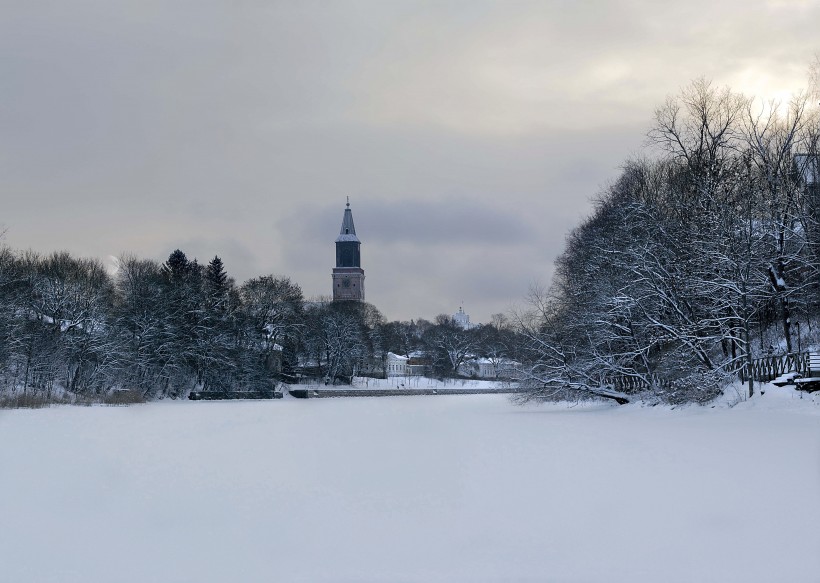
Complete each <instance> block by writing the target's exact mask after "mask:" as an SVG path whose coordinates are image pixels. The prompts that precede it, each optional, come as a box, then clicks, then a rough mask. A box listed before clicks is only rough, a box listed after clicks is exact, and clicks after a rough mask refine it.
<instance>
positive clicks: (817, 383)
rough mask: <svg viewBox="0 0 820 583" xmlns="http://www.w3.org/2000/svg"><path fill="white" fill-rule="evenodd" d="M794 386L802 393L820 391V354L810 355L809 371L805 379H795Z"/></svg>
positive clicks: (811, 353)
mask: <svg viewBox="0 0 820 583" xmlns="http://www.w3.org/2000/svg"><path fill="white" fill-rule="evenodd" d="M794 384H795V386H796V388H798V389H800V390H801V391H817V390H820V354H818V353H816V352H810V353H809V358H808V370H806V374H805V375H804V376H803V377H801V378H796V379H794Z"/></svg>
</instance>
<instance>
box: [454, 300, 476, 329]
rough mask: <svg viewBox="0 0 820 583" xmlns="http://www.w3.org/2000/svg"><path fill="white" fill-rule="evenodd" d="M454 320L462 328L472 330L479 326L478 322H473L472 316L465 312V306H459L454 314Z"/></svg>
mask: <svg viewBox="0 0 820 583" xmlns="http://www.w3.org/2000/svg"><path fill="white" fill-rule="evenodd" d="M453 322H455V324H456V326H458V327H459V328H462V329H464V330H471V329H472V328H475V327H476V326H478V324H473V323H471V322H470V316H468V315H467V314H465V313H464V308H462V307H461V306H459V308H458V312H456V313H455V314H453Z"/></svg>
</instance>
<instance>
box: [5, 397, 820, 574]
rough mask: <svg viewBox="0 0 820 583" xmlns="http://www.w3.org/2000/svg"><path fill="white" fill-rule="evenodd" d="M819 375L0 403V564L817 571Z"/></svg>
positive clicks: (35, 570)
mask: <svg viewBox="0 0 820 583" xmlns="http://www.w3.org/2000/svg"><path fill="white" fill-rule="evenodd" d="M818 544H820V397H815V398H814V399H812V398H811V397H810V396H807V397H804V398H803V399H799V398H798V396H797V395H796V394H795V393H794V392H792V391H789V390H788V389H774V388H770V389H769V390H768V391H767V392H766V394H765V395H764V396H762V397H761V396H759V397H755V398H754V399H752V400H750V401H746V402H742V403H740V404H738V405H737V406H735V407H733V408H728V407H726V406H723V405H721V406H717V407H715V408H701V407H688V408H684V409H680V410H670V409H668V408H659V407H656V408H648V407H641V406H639V405H628V406H624V407H617V406H612V405H608V404H595V405H580V406H576V407H573V408H568V407H567V405H541V406H527V407H519V406H516V405H513V404H511V403H510V402H509V401H508V400H507V399H506V398H505V397H504V396H498V395H469V396H438V397H386V398H380V399H316V400H297V399H284V400H282V401H276V402H271V401H267V402H258V401H257V402H239V401H235V402H164V403H153V404H148V405H141V406H132V407H127V408H126V407H117V408H111V407H88V408H81V407H55V408H51V409H42V410H14V411H0V581H2V582H4V583H5V582H9V583H12V582H14V583H17V582H20V583H24V582H25V583H40V582H59V583H73V582H77V583H80V582H82V583H93V582H99V583H120V582H122V583H131V582H133V583H147V582H173V583H177V582H192V583H194V582H196V583H206V582H227V581H242V582H263V581H264V582H279V581H281V582H301V581H304V582H319V583H321V582H390V583H393V582H424V583H432V582H445V581H446V582H464V583H468V582H469V583H477V582H496V581H497V582H501V581H504V582H509V581H518V582H536V581H538V582H542V581H557V582H579V583H580V582H599V581H600V582H613V581H628V582H630V583H635V582H652V583H657V582H659V581H664V582H681V583H683V582H686V583H689V582H693V581H698V582H705V581H715V582H735V581H736V582H743V583H753V582H761V583H762V582H766V583H770V582H773V581H788V582H790V583H800V582H817V581H820V550H818V549H820V547H819V546H818Z"/></svg>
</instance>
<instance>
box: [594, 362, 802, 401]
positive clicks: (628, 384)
mask: <svg viewBox="0 0 820 583" xmlns="http://www.w3.org/2000/svg"><path fill="white" fill-rule="evenodd" d="M809 367H810V364H809V353H808V352H799V353H793V354H784V355H781V356H765V357H763V358H756V359H755V360H753V361H752V366H751V377H752V380H755V381H758V382H769V381H773V380H774V379H776V378H777V377H779V376H781V375H783V374H785V373H787V372H791V371H794V372H797V373H800V374H801V375H803V376H806V375H807V374H808V373H809ZM746 369H747V366H746V365H745V364H739V366H738V367H737V375H738V377H740V380H741V381H744V382H745V381H747V380H748V379H749V376H750V375H748V374H747V373H746ZM604 384H606V385H608V386H611V387H612V388H613V389H615V390H617V391H622V392H625V393H631V392H635V391H642V390H644V389H648V388H649V387H650V385H654V386H656V387H664V388H665V387H668V386H669V381H668V380H666V379H662V378H660V377H658V376H657V375H651V376H649V377H648V378H646V377H639V376H626V375H612V376H608V377H606V379H604Z"/></svg>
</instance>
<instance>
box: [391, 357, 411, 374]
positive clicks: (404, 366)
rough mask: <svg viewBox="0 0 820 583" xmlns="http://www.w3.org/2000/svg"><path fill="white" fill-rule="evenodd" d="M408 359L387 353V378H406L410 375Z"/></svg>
mask: <svg viewBox="0 0 820 583" xmlns="http://www.w3.org/2000/svg"><path fill="white" fill-rule="evenodd" d="M409 361H410V359H409V358H408V357H406V356H401V355H399V354H393V353H392V352H388V353H387V363H386V365H385V366H386V367H387V370H386V371H385V372H386V373H387V376H388V377H406V376H408V375H409V374H410V367H409V366H408V363H409Z"/></svg>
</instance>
